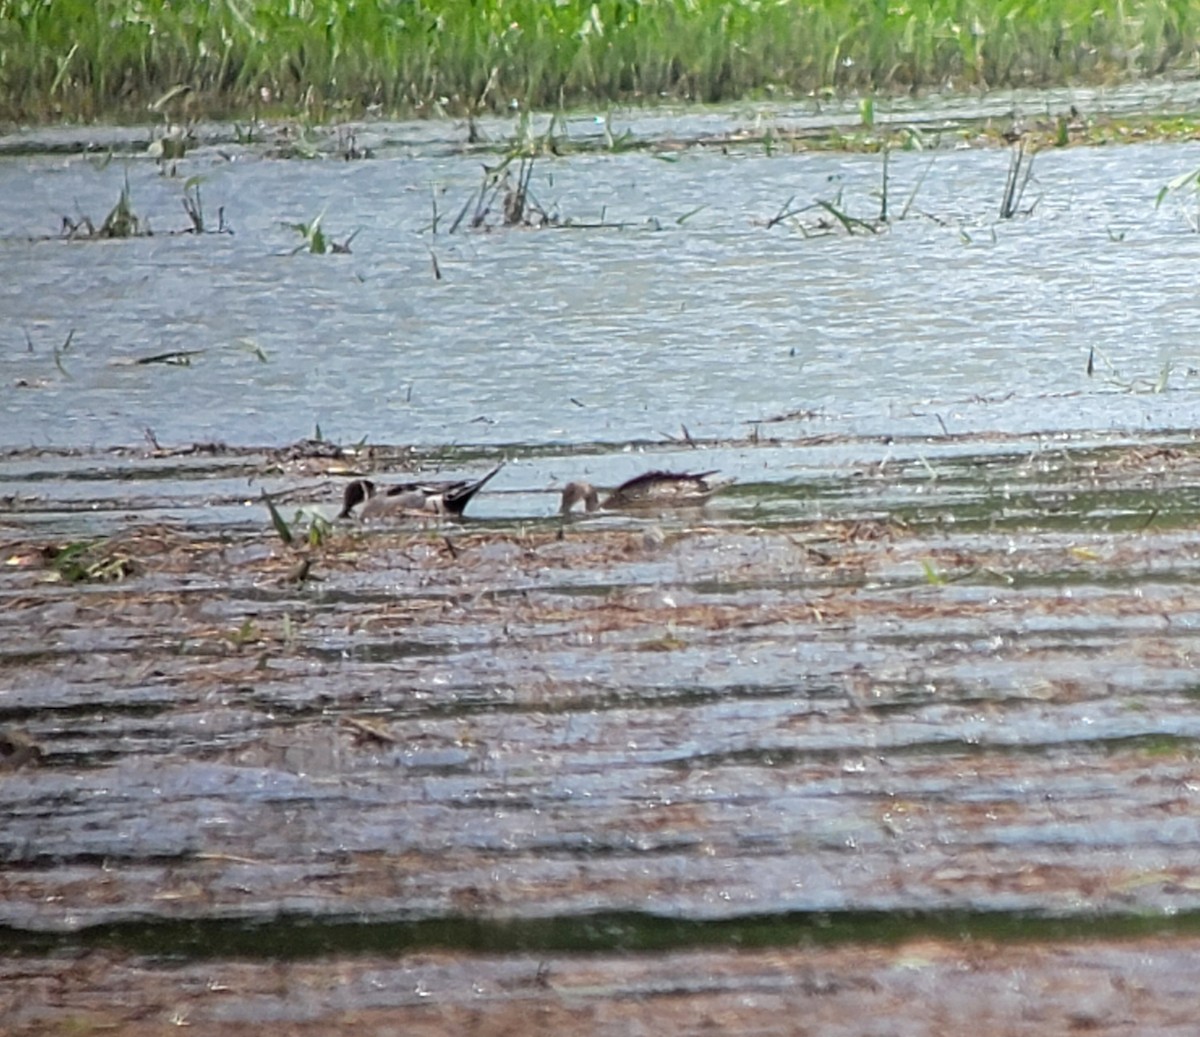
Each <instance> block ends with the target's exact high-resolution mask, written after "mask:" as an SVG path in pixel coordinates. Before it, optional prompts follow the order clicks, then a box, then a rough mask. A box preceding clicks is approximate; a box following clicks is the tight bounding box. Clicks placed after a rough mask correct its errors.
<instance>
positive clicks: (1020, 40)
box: [0, 0, 1200, 125]
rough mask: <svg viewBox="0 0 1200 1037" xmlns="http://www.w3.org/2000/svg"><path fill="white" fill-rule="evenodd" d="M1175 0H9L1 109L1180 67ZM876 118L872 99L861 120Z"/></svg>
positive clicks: (1091, 75)
mask: <svg viewBox="0 0 1200 1037" xmlns="http://www.w3.org/2000/svg"><path fill="white" fill-rule="evenodd" d="M1198 53H1200V7H1198V6H1197V5H1191V4H1184V3H1180V2H1178V0H1093V2H1089V0H1046V2H1043V3H1038V4H1030V3H1028V2H1027V0H993V2H987V3H984V2H982V0H944V2H941V3H937V4H912V3H903V2H901V3H888V4H882V3H878V2H877V0H824V2H822V3H812V4H794V3H779V2H776V3H762V2H759V0H657V2H655V3H631V2H628V0H594V2H593V0H558V2H556V3H554V4H546V3H543V2H541V0H476V2H474V3H470V4H466V3H462V2H461V0H412V2H409V3H404V4H398V3H361V2H358V0H305V3H304V4H302V5H301V4H280V3H277V2H274V0H239V2H237V3H234V2H218V3H211V4H181V3H170V2H168V0H55V2H54V3H42V2H32V0H0V107H2V109H3V113H2V114H3V115H7V116H8V117H20V118H25V119H29V118H39V117H41V118H54V117H61V116H62V115H72V116H81V117H85V118H86V117H96V116H98V115H101V114H105V113H113V112H120V113H122V114H123V115H125V116H126V117H130V116H133V117H143V118H144V117H147V116H149V117H159V116H162V115H165V114H166V110H167V109H168V108H169V109H171V111H172V114H173V115H174V116H175V117H176V118H177V119H178V118H180V117H181V116H195V115H198V114H205V115H219V114H224V113H228V112H231V111H240V112H243V113H244V112H246V111H248V110H252V109H262V108H267V109H270V108H276V107H280V106H282V107H284V108H287V109H290V110H302V111H306V112H310V113H312V114H313V115H314V116H317V117H322V116H324V115H326V114H327V113H328V112H329V111H331V110H336V111H344V110H358V111H361V110H365V109H368V108H382V109H385V110H389V111H413V112H426V113H433V114H439V113H443V112H455V113H462V114H470V113H473V112H478V111H482V110H487V109H490V110H504V109H510V108H511V109H529V108H553V109H560V108H563V107H566V106H571V105H578V104H583V103H588V104H593V105H594V104H598V103H603V102H605V101H609V102H612V101H628V100H634V101H646V100H654V99H657V98H660V97H671V98H678V99H687V100H696V101H719V100H727V99H731V98H736V97H742V96H747V95H750V94H753V93H755V92H760V91H770V92H773V93H779V92H790V93H793V94H811V93H820V92H823V91H831V90H832V91H844V90H861V91H864V92H865V93H867V94H868V95H872V94H876V93H883V92H888V91H897V90H909V89H912V88H921V87H935V88H946V87H963V86H966V87H972V88H980V87H999V86H1007V85H1019V84H1034V85H1042V84H1048V83H1055V82H1066V81H1079V80H1085V79H1086V80H1091V81H1094V82H1110V81H1113V80H1115V79H1129V78H1133V77H1137V76H1149V75H1157V74H1160V73H1162V72H1164V71H1168V70H1171V69H1185V68H1188V67H1189V66H1191V65H1193V64H1194V63H1195V60H1196V57H1197V54H1198ZM861 114H862V117H863V121H864V124H866V125H869V124H870V122H871V121H872V120H873V118H874V112H873V103H868V104H866V105H865V106H864V108H863V110H862V113H861Z"/></svg>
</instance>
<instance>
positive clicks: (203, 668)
mask: <svg viewBox="0 0 1200 1037" xmlns="http://www.w3.org/2000/svg"><path fill="white" fill-rule="evenodd" d="M727 446H728V445H727ZM743 446H745V445H744V444H743ZM941 446H944V444H941ZM754 449H755V450H757V451H758V452H760V453H761V454H762V455H763V456H764V457H765V458H767V459H768V460H770V461H772V462H775V461H777V460H778V456H777V454H770V455H769V456H768V454H769V452H770V451H776V452H779V451H785V450H788V451H791V453H789V454H788V456H789V458H792V459H793V460H794V459H795V457H797V456H802V455H803V454H804V452H805V451H806V450H811V451H818V450H827V449H829V444H828V443H827V442H821V443H819V444H818V443H816V442H815V441H814V442H810V443H792V444H782V443H780V442H778V441H776V442H773V443H771V444H762V445H760V446H757V447H755V448H754ZM895 449H896V454H895V458H894V459H893V460H891V461H889V463H886V464H875V465H867V464H847V465H845V466H842V467H840V468H837V469H835V470H833V471H830V470H828V469H823V470H821V471H820V472H819V474H813V475H811V476H810V475H807V474H805V469H804V468H803V466H801V465H795V466H794V467H792V468H791V469H790V471H792V472H794V473H799V474H798V475H797V476H796V478H794V479H790V480H788V481H772V482H761V483H755V482H753V481H751V480H750V478H749V477H748V476H747V475H746V474H745V473H738V474H739V475H742V476H743V478H742V481H741V482H740V483H739V484H738V485H737V486H735V487H734V488H733V489H731V490H730V491H728V493H726V494H725V495H723V496H722V497H721V498H719V499H718V500H717V501H715V502H714V503H713V504H712V505H711V506H710V507H709V508H707V509H705V510H704V511H697V512H677V513H672V514H664V515H660V516H651V517H623V516H604V517H597V518H590V519H584V520H577V521H572V522H569V523H563V522H561V521H559V520H557V519H555V518H553V517H550V515H551V513H552V511H553V505H552V503H551V501H552V497H551V496H549V495H547V494H545V493H544V492H543V491H544V490H545V487H544V486H540V485H532V484H530V485H525V484H524V481H523V474H522V470H521V469H520V468H516V469H514V471H513V474H512V475H511V477H510V478H509V480H508V482H507V484H504V483H503V482H502V480H499V479H498V480H497V489H496V491H495V493H496V495H497V497H498V498H499V500H500V502H501V503H500V504H499V505H497V506H496V510H495V512H493V513H491V516H490V517H489V512H488V508H487V506H486V505H485V504H484V502H483V500H482V498H481V501H480V513H481V514H482V515H483V516H484V517H483V518H481V519H477V520H475V521H471V522H465V523H462V524H444V523H438V522H433V521H420V520H416V521H408V522H403V523H399V524H393V525H389V526H382V527H363V526H361V525H358V524H345V523H341V524H335V525H332V526H326V525H325V524H324V523H323V522H322V521H320V520H318V519H316V518H314V512H312V511H301V512H299V513H297V512H296V511H295V508H297V507H300V506H301V505H305V506H307V505H315V506H316V507H318V508H319V509H320V510H321V511H322V512H323V513H324V514H325V515H332V514H334V513H336V511H337V493H338V489H339V488H340V485H342V484H343V483H344V481H345V476H346V475H348V474H351V470H354V471H358V470H362V469H363V468H364V467H365V468H370V467H371V466H373V465H379V466H386V467H388V468H391V469H393V470H394V469H396V468H399V467H407V468H410V469H411V468H416V467H420V466H432V465H434V464H436V463H437V462H438V461H439V459H438V458H428V457H425V458H423V457H420V456H418V455H415V454H413V453H412V452H409V451H401V450H395V451H387V450H383V451H379V452H377V453H375V454H374V455H372V456H370V457H366V456H356V457H352V458H350V459H349V460H348V459H347V458H346V457H345V456H339V455H336V454H334V455H332V456H325V454H324V453H323V452H322V451H318V450H316V449H315V448H313V449H311V450H308V451H306V450H304V449H299V450H297V451H294V452H293V453H291V454H287V453H284V454H280V453H273V454H270V455H269V456H268V454H267V453H266V452H252V451H227V450H224V449H216V448H214V449H213V450H211V451H205V452H203V453H202V456H201V457H199V458H192V457H191V456H190V455H173V456H170V457H164V456H162V452H161V451H158V452H146V453H145V454H144V455H143V456H138V455H136V454H133V453H131V454H126V455H120V456H118V455H114V454H92V455H73V456H70V457H67V456H57V455H30V454H20V455H10V456H9V457H7V458H5V459H3V464H2V466H0V468H2V470H0V477H2V478H3V480H4V485H5V487H8V488H12V487H17V488H16V489H14V490H13V491H12V492H10V493H8V491H7V490H6V493H7V496H6V510H5V512H4V513H2V514H0V538H2V539H3V551H2V557H3V561H4V563H5V565H4V567H3V570H2V572H3V576H2V577H0V599H2V601H3V607H2V608H0V646H2V647H0V732H2V733H3V735H4V737H3V738H2V739H0V767H2V768H3V770H2V772H0V813H2V815H3V817H4V824H3V826H2V827H0V862H2V864H0V925H2V926H3V928H2V929H0V940H2V941H3V943H4V945H6V946H7V947H8V952H7V954H5V955H4V956H0V975H2V978H3V982H2V983H0V1020H3V1023H0V1027H6V1028H7V1030H8V1032H13V1033H42V1032H60V1031H62V1032H66V1031H71V1032H92V1031H95V1030H110V1029H117V1030H118V1031H119V1032H122V1033H131V1034H139V1033H143V1032H145V1033H149V1032H152V1031H153V1032H160V1031H161V1030H162V1029H163V1028H164V1027H165V1026H168V1025H170V1024H172V1023H174V1024H175V1025H187V1026H190V1027H191V1028H192V1029H193V1030H198V1031H202V1032H214V1033H215V1032H220V1033H242V1032H247V1033H248V1032H255V1031H257V1030H259V1028H260V1027H262V1026H263V1025H269V1026H270V1029H271V1032H279V1033H310V1032H311V1033H317V1032H322V1033H329V1032H343V1031H344V1032H349V1030H350V1028H351V1027H355V1028H360V1029H361V1028H364V1027H365V1028H366V1029H368V1030H369V1031H370V1032H393V1031H395V1030H396V1029H397V1028H398V1029H399V1030H400V1031H402V1032H404V1033H414V1034H421V1033H431V1034H432V1033H450V1032H453V1033H461V1032H466V1033H472V1032H478V1033H507V1032H511V1033H518V1032H519V1033H528V1032H536V1031H539V1030H543V1029H548V1028H549V1027H552V1026H558V1027H567V1026H569V1027H571V1028H573V1029H574V1030H576V1031H579V1032H593V1033H622V1034H624V1033H637V1032H643V1031H646V1032H649V1031H650V1030H653V1031H654V1032H662V1031H663V1029H664V1028H668V1027H669V1028H670V1029H674V1030H676V1031H678V1032H683V1033H692V1032H714V1031H715V1032H737V1033H764V1034H773V1033H781V1034H782V1033H821V1034H830V1033H846V1034H873V1033H883V1032H886V1033H897V1034H902V1033H954V1032H961V1027H962V1021H963V1020H964V1019H968V1018H969V1019H971V1020H972V1022H973V1023H975V1024H976V1025H983V1026H985V1028H986V1031H987V1032H988V1033H996V1034H1005V1033H1012V1034H1024V1033H1047V1032H1066V1031H1068V1030H1087V1031H1091V1032H1099V1033H1114V1034H1115V1033H1135V1032H1136V1033H1175V1032H1179V1033H1183V1032H1191V1031H1190V1029H1188V1027H1190V1026H1192V1025H1194V1023H1193V1020H1194V995H1193V994H1192V993H1191V989H1190V988H1191V986H1193V985H1194V980H1193V978H1192V974H1193V972H1194V970H1193V969H1192V967H1191V966H1192V964H1193V963H1194V961H1195V956H1196V952H1197V950H1198V949H1200V865H1198V864H1197V861H1200V855H1198V854H1197V852H1196V851H1197V848H1198V847H1200V824H1197V809H1196V806H1197V795H1198V794H1200V793H1198V790H1200V765H1198V764H1197V744H1198V743H1197V739H1198V738H1200V706H1198V701H1197V694H1196V689H1197V681H1196V678H1195V676H1194V661H1195V657H1196V652H1197V651H1198V650H1200V636H1198V633H1197V628H1198V624H1200V599H1198V598H1197V596H1196V593H1195V590H1194V586H1195V580H1196V575H1197V571H1198V570H1200V551H1198V550H1197V548H1196V545H1195V536H1194V527H1195V523H1196V518H1197V512H1198V511H1200V495H1198V494H1197V492H1196V491H1195V489H1194V487H1195V486H1196V485H1197V482H1198V477H1200V450H1197V448H1196V447H1195V446H1194V445H1193V444H1192V443H1191V440H1190V436H1189V435H1186V434H1157V435H1149V436H1143V437H1126V438H1125V439H1124V440H1122V441H1120V442H1110V443H1106V444H1099V445H1098V444H1096V443H1095V442H1094V441H1093V440H1089V441H1087V442H1083V441H1072V440H1071V439H1070V438H1069V437H1060V438H1058V439H1057V440H1056V441H1055V443H1054V446H1053V448H1052V449H1049V448H1047V447H1046V445H1045V444H1037V445H1034V444H1029V443H996V442H992V441H989V440H988V439H987V438H986V437H979V438H978V439H976V440H960V441H956V442H955V443H954V444H953V451H952V452H950V453H947V454H944V455H940V454H939V453H938V450H939V449H940V446H939V444H938V443H936V442H930V443H927V444H923V445H921V446H920V447H919V449H918V448H917V447H916V446H913V447H912V449H910V450H908V451H907V454H906V450H905V449H904V447H903V445H898V446H896V448H895ZM752 452H753V451H752ZM703 453H704V451H697V452H696V455H697V457H698V458H699V459H700V460H703V456H702V455H703ZM440 460H442V461H445V460H447V459H445V458H441V459H440ZM462 460H463V459H462V458H461V457H460V458H458V461H459V463H462ZM493 460H495V458H483V457H481V458H476V459H474V463H476V464H477V465H478V466H479V467H480V468H481V470H482V468H483V466H484V465H487V464H490V463H491V461H493ZM651 460H653V459H651ZM651 466H652V465H651ZM701 467H708V466H707V465H704V466H701ZM772 467H773V469H774V470H779V466H778V465H775V464H773V465H772ZM56 471H57V477H55V472H56ZM813 471H814V472H816V471H817V466H816V465H814V466H813ZM30 473H33V474H35V475H36V476H37V478H34V479H30V478H28V476H29V475H30ZM525 474H526V475H527V474H528V473H525ZM264 486H266V487H268V488H269V489H270V490H271V492H273V493H277V494H278V495H279V496H278V500H279V501H280V502H281V514H283V516H284V518H285V520H286V521H288V522H289V524H290V527H291V530H290V531H291V532H292V533H293V534H294V535H295V539H294V541H293V543H292V544H290V545H287V544H284V543H283V542H282V541H281V539H280V536H279V534H278V532H277V531H276V530H275V529H274V528H273V526H272V522H271V519H270V517H269V514H268V512H267V509H266V507H265V506H264V505H263V503H262V500H261V492H262V489H263V487H264ZM248 487H250V488H248ZM490 489H491V488H490V487H489V490H490Z"/></svg>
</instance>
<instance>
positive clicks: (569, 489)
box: [558, 482, 600, 515]
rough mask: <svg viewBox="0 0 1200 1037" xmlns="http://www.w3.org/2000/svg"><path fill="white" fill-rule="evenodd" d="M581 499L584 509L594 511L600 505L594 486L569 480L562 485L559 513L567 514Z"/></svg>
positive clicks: (598, 495)
mask: <svg viewBox="0 0 1200 1037" xmlns="http://www.w3.org/2000/svg"><path fill="white" fill-rule="evenodd" d="M580 501H583V506H584V509H585V510H587V511H595V510H596V509H597V508H598V507H600V494H598V493H597V492H596V488H595V487H594V486H593V485H592V484H591V483H587V482H569V483H567V485H566V486H564V487H563V491H562V505H561V506H560V507H559V509H558V513H559V514H560V515H569V514H570V513H571V509H572V508H573V507H575V505H576V504H578V503H579V502H580Z"/></svg>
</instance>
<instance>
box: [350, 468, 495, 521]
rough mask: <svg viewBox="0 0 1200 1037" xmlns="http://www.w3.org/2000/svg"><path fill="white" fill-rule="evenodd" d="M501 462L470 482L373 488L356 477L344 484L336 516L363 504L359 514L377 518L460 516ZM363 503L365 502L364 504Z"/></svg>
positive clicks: (367, 482)
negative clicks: (347, 484)
mask: <svg viewBox="0 0 1200 1037" xmlns="http://www.w3.org/2000/svg"><path fill="white" fill-rule="evenodd" d="M503 467H504V465H502V464H498V465H496V467H495V468H493V469H492V470H491V471H490V472H488V473H487V475H485V476H484V477H483V478H482V479H476V480H475V481H474V482H472V481H471V480H469V479H459V480H457V481H450V482H407V483H401V484H399V485H398V486H387V487H384V488H383V489H381V490H378V491H377V490H376V488H375V484H374V483H373V482H371V480H370V479H355V480H354V482H352V483H350V485H349V486H347V487H346V493H345V496H344V497H343V498H342V511H341V514H340V515H338V518H340V519H344V518H349V517H350V515H351V514H352V513H353V511H354V509H355V507H357V506H358V505H359V504H362V505H363V509H362V511H361V513H360V517H362V518H364V519H377V518H385V517H388V516H391V517H401V516H404V515H461V514H462V513H463V510H464V509H465V508H466V506H467V505H468V504H469V503H470V502H471V498H472V497H474V496H475V494H477V493H478V492H479V491H480V490H481V489H483V486H484V484H485V483H486V482H487V481H488V480H489V479H490V478H491V477H492V476H493V475H495V474H496V473H497V472H498V471H500V469H501V468H503ZM364 502H365V503H364Z"/></svg>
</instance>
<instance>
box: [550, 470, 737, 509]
mask: <svg viewBox="0 0 1200 1037" xmlns="http://www.w3.org/2000/svg"><path fill="white" fill-rule="evenodd" d="M716 474H717V470H716V469H715V468H714V469H713V470H712V471H711V472H662V471H655V472H644V473H642V474H641V475H636V476H634V477H633V478H632V479H629V480H627V481H626V482H623V483H621V485H620V486H618V487H617V488H616V489H615V490H613V491H612V492H611V493H610V494H609V495H608V496H607V497H605V498H604V499H603V500H601V499H600V494H599V493H598V492H597V490H596V488H595V487H594V486H593V485H592V484H591V483H589V482H584V481H582V480H579V481H576V482H569V483H567V485H566V486H564V487H563V491H562V505H561V507H560V508H559V509H558V511H559V514H560V515H569V514H570V513H571V509H572V508H574V507H575V505H576V504H578V503H580V502H581V501H582V503H583V507H584V510H585V511H588V512H592V511H641V510H648V509H653V508H662V507H667V508H697V507H700V506H701V505H703V504H706V503H707V502H708V499H709V498H710V497H711V496H712V495H713V494H714V493H716V492H717V491H718V490H723V489H724V488H725V487H726V486H729V485H731V484H732V483H734V482H736V480H735V479H721V480H717V481H715V482H713V481H710V480H709V477H710V476H713V475H716Z"/></svg>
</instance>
